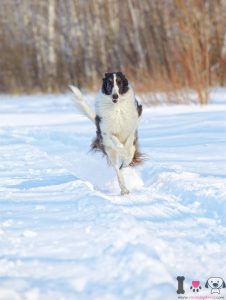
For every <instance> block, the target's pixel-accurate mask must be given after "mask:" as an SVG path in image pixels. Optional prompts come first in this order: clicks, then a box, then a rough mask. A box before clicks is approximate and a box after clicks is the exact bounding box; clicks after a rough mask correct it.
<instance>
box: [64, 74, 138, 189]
mask: <svg viewBox="0 0 226 300" xmlns="http://www.w3.org/2000/svg"><path fill="white" fill-rule="evenodd" d="M70 88H71V90H72V91H73V93H74V94H75V96H76V104H77V105H78V106H79V109H80V110H81V111H82V112H83V113H84V114H85V115H86V116H87V117H88V118H89V119H90V120H91V121H93V122H95V116H96V115H98V116H99V117H100V118H101V122H100V128H101V134H102V137H103V144H104V147H105V151H106V153H107V155H108V158H109V159H110V161H111V163H112V165H113V167H114V168H115V171H116V174H117V177H118V181H119V185H120V188H121V193H122V194H127V193H129V191H128V190H127V188H126V186H125V182H124V178H123V176H122V173H121V170H120V169H119V165H120V164H121V163H122V164H123V166H128V165H129V164H130V163H131V161H132V159H133V156H134V153H135V150H136V149H135V146H134V139H135V132H136V130H137V127H138V123H139V116H138V112H137V106H136V100H135V95H134V92H133V90H132V88H131V87H129V90H128V91H127V92H126V93H125V94H123V95H119V90H118V86H117V84H116V77H115V74H114V88H113V89H112V94H117V95H119V98H118V102H117V103H113V101H112V95H105V94H103V93H102V91H100V92H99V93H98V95H97V98H96V102H95V113H94V112H93V111H92V109H91V108H90V107H89V106H88V104H87V103H86V102H85V101H84V99H83V97H82V94H81V92H80V91H79V90H78V89H77V88H76V87H73V86H70Z"/></svg>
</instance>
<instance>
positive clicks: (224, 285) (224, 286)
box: [222, 280, 226, 289]
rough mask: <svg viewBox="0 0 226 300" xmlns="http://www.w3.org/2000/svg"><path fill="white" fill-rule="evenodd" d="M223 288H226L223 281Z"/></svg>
mask: <svg viewBox="0 0 226 300" xmlns="http://www.w3.org/2000/svg"><path fill="white" fill-rule="evenodd" d="M222 287H223V289H224V288H226V284H225V282H224V280H223V286H222Z"/></svg>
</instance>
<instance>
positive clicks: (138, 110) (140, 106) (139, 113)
mask: <svg viewBox="0 0 226 300" xmlns="http://www.w3.org/2000/svg"><path fill="white" fill-rule="evenodd" d="M136 104H137V113H138V116H139V117H140V116H141V114H142V111H143V107H142V105H141V104H139V102H138V101H137V99H136Z"/></svg>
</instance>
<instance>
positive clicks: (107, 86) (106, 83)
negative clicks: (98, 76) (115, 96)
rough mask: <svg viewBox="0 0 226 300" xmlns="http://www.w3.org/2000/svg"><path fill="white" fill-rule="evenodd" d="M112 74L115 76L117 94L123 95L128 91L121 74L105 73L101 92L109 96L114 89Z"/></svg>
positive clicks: (127, 85) (125, 79)
mask: <svg viewBox="0 0 226 300" xmlns="http://www.w3.org/2000/svg"><path fill="white" fill-rule="evenodd" d="M114 74H116V84H117V86H118V88H119V94H120V95H123V94H125V93H126V92H127V91H128V89H129V82H128V80H127V78H126V76H125V75H124V74H123V73H122V72H113V73H105V77H104V78H103V84H102V92H103V93H104V94H105V95H111V94H112V89H113V87H114Z"/></svg>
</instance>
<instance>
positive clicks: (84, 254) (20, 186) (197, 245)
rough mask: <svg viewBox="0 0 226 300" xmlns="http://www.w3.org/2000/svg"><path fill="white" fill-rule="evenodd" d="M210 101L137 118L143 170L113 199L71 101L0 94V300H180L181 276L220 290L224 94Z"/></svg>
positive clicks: (87, 125)
mask: <svg viewBox="0 0 226 300" xmlns="http://www.w3.org/2000/svg"><path fill="white" fill-rule="evenodd" d="M87 97H88V99H89V101H90V102H92V95H87ZM210 99H211V101H210V102H211V105H209V106H205V107H200V106H197V105H191V106H170V107H167V106H160V107H151V108H145V109H144V115H143V118H142V122H141V124H140V131H139V137H140V145H141V149H142V151H143V152H144V153H146V155H147V156H148V160H147V161H146V162H145V163H144V164H143V165H142V166H140V167H138V168H136V169H129V168H128V169H125V170H124V173H125V177H126V182H127V185H128V187H129V188H130V189H131V193H130V195H126V196H120V194H119V188H118V185H117V180H116V177H115V174H114V172H113V170H112V169H111V168H110V167H109V166H108V165H107V163H106V162H105V159H104V158H102V157H101V155H98V154H93V153H90V152H89V145H90V142H91V140H92V138H93V137H94V135H95V128H94V127H93V125H92V123H91V122H90V121H89V120H87V119H86V118H85V117H83V116H82V115H80V113H78V112H77V111H76V108H75V106H74V103H73V100H72V96H71V95H69V94H66V95H58V96H57V95H43V96H20V97H19V96H17V97H16V96H10V95H1V96H0V136H1V139H0V300H46V299H48V300H52V299H53V300H58V299H60V300H63V299H67V300H70V299H79V300H84V299H92V300H97V299H98V300H99V299H103V300H116V299H117V300H118V299H120V300H121V299H130V300H131V299H136V300H140V299H141V300H146V299H147V300H149V299H151V300H163V299H177V297H178V296H177V294H176V289H177V281H176V277H177V276H179V275H183V276H185V278H186V279H185V290H186V291H188V290H189V288H190V285H191V281H192V280H195V279H196V280H200V281H201V285H202V287H203V290H202V295H210V290H208V289H205V287H204V284H205V282H206V280H207V279H208V277H210V276H219V277H222V278H224V279H225V280H226V263H225V262H226V259H225V253H226V218H225V215H226V161H225V158H226V104H225V99H226V90H225V89H216V90H213V92H212V93H211V96H210ZM222 99H223V100H222ZM225 293H226V292H225V290H222V291H221V294H222V295H224V294H225ZM187 295H188V294H187Z"/></svg>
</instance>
